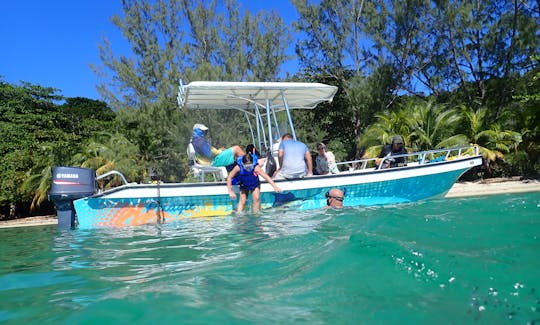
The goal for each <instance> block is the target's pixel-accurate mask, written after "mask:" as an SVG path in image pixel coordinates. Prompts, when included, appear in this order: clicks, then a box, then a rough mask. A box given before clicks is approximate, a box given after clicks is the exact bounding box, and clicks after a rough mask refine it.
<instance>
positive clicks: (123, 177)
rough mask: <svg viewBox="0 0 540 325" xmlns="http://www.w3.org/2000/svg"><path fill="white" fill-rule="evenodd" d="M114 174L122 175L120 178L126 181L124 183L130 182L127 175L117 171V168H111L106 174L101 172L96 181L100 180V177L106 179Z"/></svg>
mask: <svg viewBox="0 0 540 325" xmlns="http://www.w3.org/2000/svg"><path fill="white" fill-rule="evenodd" d="M113 175H118V176H120V178H121V179H122V182H123V183H124V185H128V184H129V183H128V181H127V179H126V177H125V176H124V174H122V173H121V172H119V171H116V170H111V171H110V172H106V173H105V174H101V175H99V176H97V177H96V181H99V180H100V179H104V178H107V177H111V176H113Z"/></svg>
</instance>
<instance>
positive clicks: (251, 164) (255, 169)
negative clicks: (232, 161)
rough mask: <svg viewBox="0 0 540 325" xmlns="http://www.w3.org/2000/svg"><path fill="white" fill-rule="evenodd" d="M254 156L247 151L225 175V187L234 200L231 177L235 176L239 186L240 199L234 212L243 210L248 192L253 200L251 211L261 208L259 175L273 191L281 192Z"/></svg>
mask: <svg viewBox="0 0 540 325" xmlns="http://www.w3.org/2000/svg"><path fill="white" fill-rule="evenodd" d="M256 157H257V156H256V155H255V154H254V152H248V153H247V154H246V155H244V156H243V157H242V158H241V159H238V161H237V164H236V166H234V168H233V169H232V170H231V172H230V173H229V176H228V177H227V189H228V191H229V196H230V198H231V200H236V194H235V193H234V192H233V190H232V181H233V178H236V181H237V184H238V185H239V187H240V200H239V201H238V207H237V209H236V212H242V211H243V210H244V206H245V205H246V201H247V199H248V195H249V193H250V192H251V199H252V201H253V205H252V207H251V212H253V213H257V212H259V210H260V208H261V182H260V180H259V175H260V176H262V177H263V178H264V179H265V180H266V181H267V182H268V183H269V184H270V185H272V187H273V188H274V191H276V192H281V189H280V188H279V187H277V185H276V183H274V181H272V179H271V178H270V176H268V174H266V173H265V172H264V171H263V170H262V168H261V166H259V164H258V163H257V161H256V160H255V159H256Z"/></svg>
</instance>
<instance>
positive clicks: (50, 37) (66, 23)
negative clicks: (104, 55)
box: [0, 0, 295, 99]
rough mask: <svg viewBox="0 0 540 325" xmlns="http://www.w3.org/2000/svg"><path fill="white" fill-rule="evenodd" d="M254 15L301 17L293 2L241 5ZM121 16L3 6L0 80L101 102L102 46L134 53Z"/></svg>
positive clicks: (100, 10) (84, 0) (39, 5)
mask: <svg viewBox="0 0 540 325" xmlns="http://www.w3.org/2000/svg"><path fill="white" fill-rule="evenodd" d="M237 1H238V2H239V3H241V4H242V5H246V6H247V7H248V8H249V10H250V11H252V12H256V11H257V10H260V9H268V10H271V9H274V10H277V11H279V12H280V13H281V15H282V17H283V18H284V19H285V20H286V21H290V20H291V19H293V18H294V16H295V11H294V8H293V6H292V5H291V4H290V3H289V1H288V0H237ZM113 14H121V3H120V1H119V0H48V1H44V0H18V1H16V0H2V1H0V42H1V44H2V49H1V50H0V76H1V77H2V80H3V81H5V82H8V83H12V84H19V82H20V81H27V82H30V83H32V84H39V85H41V86H44V87H54V88H58V89H59V90H60V91H59V92H58V93H59V94H61V95H63V96H66V97H87V98H93V99H100V98H99V95H98V93H97V91H96V89H95V86H96V85H97V84H98V82H99V80H98V79H97V77H96V76H95V75H94V73H93V72H92V70H91V69H90V66H89V65H90V64H94V65H99V64H100V63H101V62H100V60H99V52H98V45H99V44H101V43H102V38H103V37H106V38H107V39H109V41H110V42H111V44H112V48H113V51H114V53H125V54H127V53H128V51H129V48H128V47H127V43H126V41H125V40H124V39H123V38H122V35H121V34H120V32H119V31H118V30H117V29H116V27H114V26H113V25H112V23H111V22H110V17H111V16H112V15H113Z"/></svg>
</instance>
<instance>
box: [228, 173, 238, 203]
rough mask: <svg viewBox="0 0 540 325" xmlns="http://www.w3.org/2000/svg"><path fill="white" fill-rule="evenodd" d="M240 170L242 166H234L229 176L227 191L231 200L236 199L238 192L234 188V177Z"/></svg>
mask: <svg viewBox="0 0 540 325" xmlns="http://www.w3.org/2000/svg"><path fill="white" fill-rule="evenodd" d="M239 171H240V167H238V166H234V168H233V169H232V170H231V172H230V173H229V176H228V177H227V191H228V192H229V197H230V198H231V200H236V194H235V193H234V192H233V190H232V179H233V178H234V176H236V174H238V172H239Z"/></svg>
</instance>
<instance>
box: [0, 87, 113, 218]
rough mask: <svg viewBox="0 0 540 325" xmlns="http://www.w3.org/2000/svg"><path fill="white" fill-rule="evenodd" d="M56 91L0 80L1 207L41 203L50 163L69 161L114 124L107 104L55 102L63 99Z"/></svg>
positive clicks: (78, 99) (51, 165) (68, 162)
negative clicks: (95, 135) (87, 139)
mask: <svg viewBox="0 0 540 325" xmlns="http://www.w3.org/2000/svg"><path fill="white" fill-rule="evenodd" d="M56 91H57V90H56V89H54V88H47V87H41V86H38V85H32V84H29V83H22V85H21V86H15V85H11V84H8V83H4V82H0V179H1V180H2V184H1V188H0V207H3V208H5V207H7V206H17V205H22V203H24V202H32V203H31V208H32V209H34V208H36V207H39V205H40V203H41V202H43V201H44V200H45V199H46V198H47V193H48V189H49V186H50V175H51V169H52V167H54V166H60V165H69V164H70V163H71V157H72V155H73V154H74V153H75V152H76V151H77V150H78V148H79V146H80V145H81V144H82V143H83V142H84V139H85V138H87V137H89V136H91V135H92V134H93V133H94V132H99V131H101V130H103V129H114V128H115V126H114V125H115V124H114V113H113V112H112V111H111V110H110V109H109V108H107V106H106V104H105V103H103V102H99V101H95V100H90V99H85V98H68V99H66V100H65V102H64V103H63V104H58V103H59V102H60V101H61V100H63V98H62V97H61V96H59V95H57V94H56ZM21 213H23V212H21ZM26 213H27V212H26Z"/></svg>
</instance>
